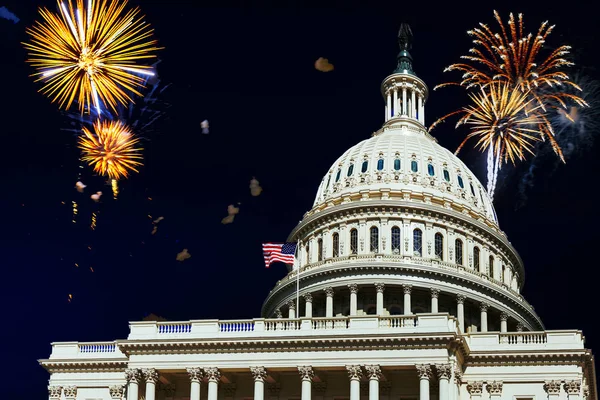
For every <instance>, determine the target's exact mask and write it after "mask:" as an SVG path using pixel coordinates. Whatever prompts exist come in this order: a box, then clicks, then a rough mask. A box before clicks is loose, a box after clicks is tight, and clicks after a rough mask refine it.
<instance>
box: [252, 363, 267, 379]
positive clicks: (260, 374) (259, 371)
mask: <svg viewBox="0 0 600 400" xmlns="http://www.w3.org/2000/svg"><path fill="white" fill-rule="evenodd" d="M250 372H252V377H253V378H254V381H256V382H264V381H265V379H266V378H267V370H266V369H265V367H250Z"/></svg>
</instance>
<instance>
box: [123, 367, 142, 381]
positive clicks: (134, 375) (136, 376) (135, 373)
mask: <svg viewBox="0 0 600 400" xmlns="http://www.w3.org/2000/svg"><path fill="white" fill-rule="evenodd" d="M141 378H142V374H141V373H140V370H139V369H136V368H129V369H126V370H125V380H126V381H127V383H129V382H134V383H139V382H140V381H141Z"/></svg>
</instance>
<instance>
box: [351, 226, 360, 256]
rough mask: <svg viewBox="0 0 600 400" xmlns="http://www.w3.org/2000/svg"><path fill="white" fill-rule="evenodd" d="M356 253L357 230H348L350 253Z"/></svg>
mask: <svg viewBox="0 0 600 400" xmlns="http://www.w3.org/2000/svg"><path fill="white" fill-rule="evenodd" d="M356 253H358V231H357V230H356V229H352V230H350V254H356Z"/></svg>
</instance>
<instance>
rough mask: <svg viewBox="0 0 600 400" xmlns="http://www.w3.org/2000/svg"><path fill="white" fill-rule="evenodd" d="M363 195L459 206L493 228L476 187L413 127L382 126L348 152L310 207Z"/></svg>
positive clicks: (463, 168) (466, 172) (488, 204)
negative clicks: (398, 196) (382, 193)
mask: <svg viewBox="0 0 600 400" xmlns="http://www.w3.org/2000/svg"><path fill="white" fill-rule="evenodd" d="M415 169H416V171H415ZM363 191H368V192H380V191H389V192H390V193H392V194H394V193H410V196H411V197H417V196H418V197H421V196H423V197H424V198H427V197H428V200H429V201H432V202H433V203H438V204H440V205H445V206H448V207H449V206H450V205H451V204H454V205H460V207H462V208H467V209H471V210H472V211H475V212H476V213H477V214H479V215H480V216H482V217H484V218H486V219H487V220H489V221H491V222H493V223H494V224H495V225H498V221H497V219H496V214H495V211H494V208H493V205H492V201H491V199H490V197H489V196H488V194H487V192H486V190H485V189H484V187H483V185H482V184H481V182H479V180H478V179H477V178H476V177H475V175H474V174H473V173H472V172H471V171H470V170H469V169H468V168H467V167H466V166H465V164H464V163H463V162H462V161H461V160H460V159H459V158H458V157H456V156H455V155H454V154H452V153H451V152H450V151H448V150H447V149H445V148H443V147H442V146H440V145H439V144H438V143H437V141H436V140H435V139H434V138H433V137H432V136H431V135H429V134H428V133H427V132H426V131H425V129H424V128H419V127H416V126H415V125H414V124H394V125H391V126H385V127H384V128H382V129H381V130H379V131H378V132H375V133H374V134H373V137H371V138H370V139H367V140H363V141H362V142H360V143H358V144H357V145H355V146H353V147H351V148H350V149H348V150H347V151H346V152H345V153H344V154H343V155H342V156H341V157H340V158H338V159H337V160H336V161H335V163H333V165H332V166H331V168H330V169H329V172H328V173H327V175H325V177H324V178H323V181H322V182H321V185H320V187H319V190H318V193H317V197H316V199H315V202H314V207H318V206H319V205H321V204H323V203H327V202H328V201H330V200H332V199H335V198H344V197H347V196H352V195H359V194H360V193H364V192H363ZM415 195H416V196H415ZM426 201H427V200H426Z"/></svg>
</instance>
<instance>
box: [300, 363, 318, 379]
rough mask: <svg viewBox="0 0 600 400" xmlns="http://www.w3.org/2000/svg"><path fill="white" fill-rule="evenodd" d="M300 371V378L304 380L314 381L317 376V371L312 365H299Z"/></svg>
mask: <svg viewBox="0 0 600 400" xmlns="http://www.w3.org/2000/svg"><path fill="white" fill-rule="evenodd" d="M298 372H299V373H300V379H302V380H303V381H312V380H313V378H314V377H315V371H313V368H312V367H311V366H310V365H301V366H298Z"/></svg>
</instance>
